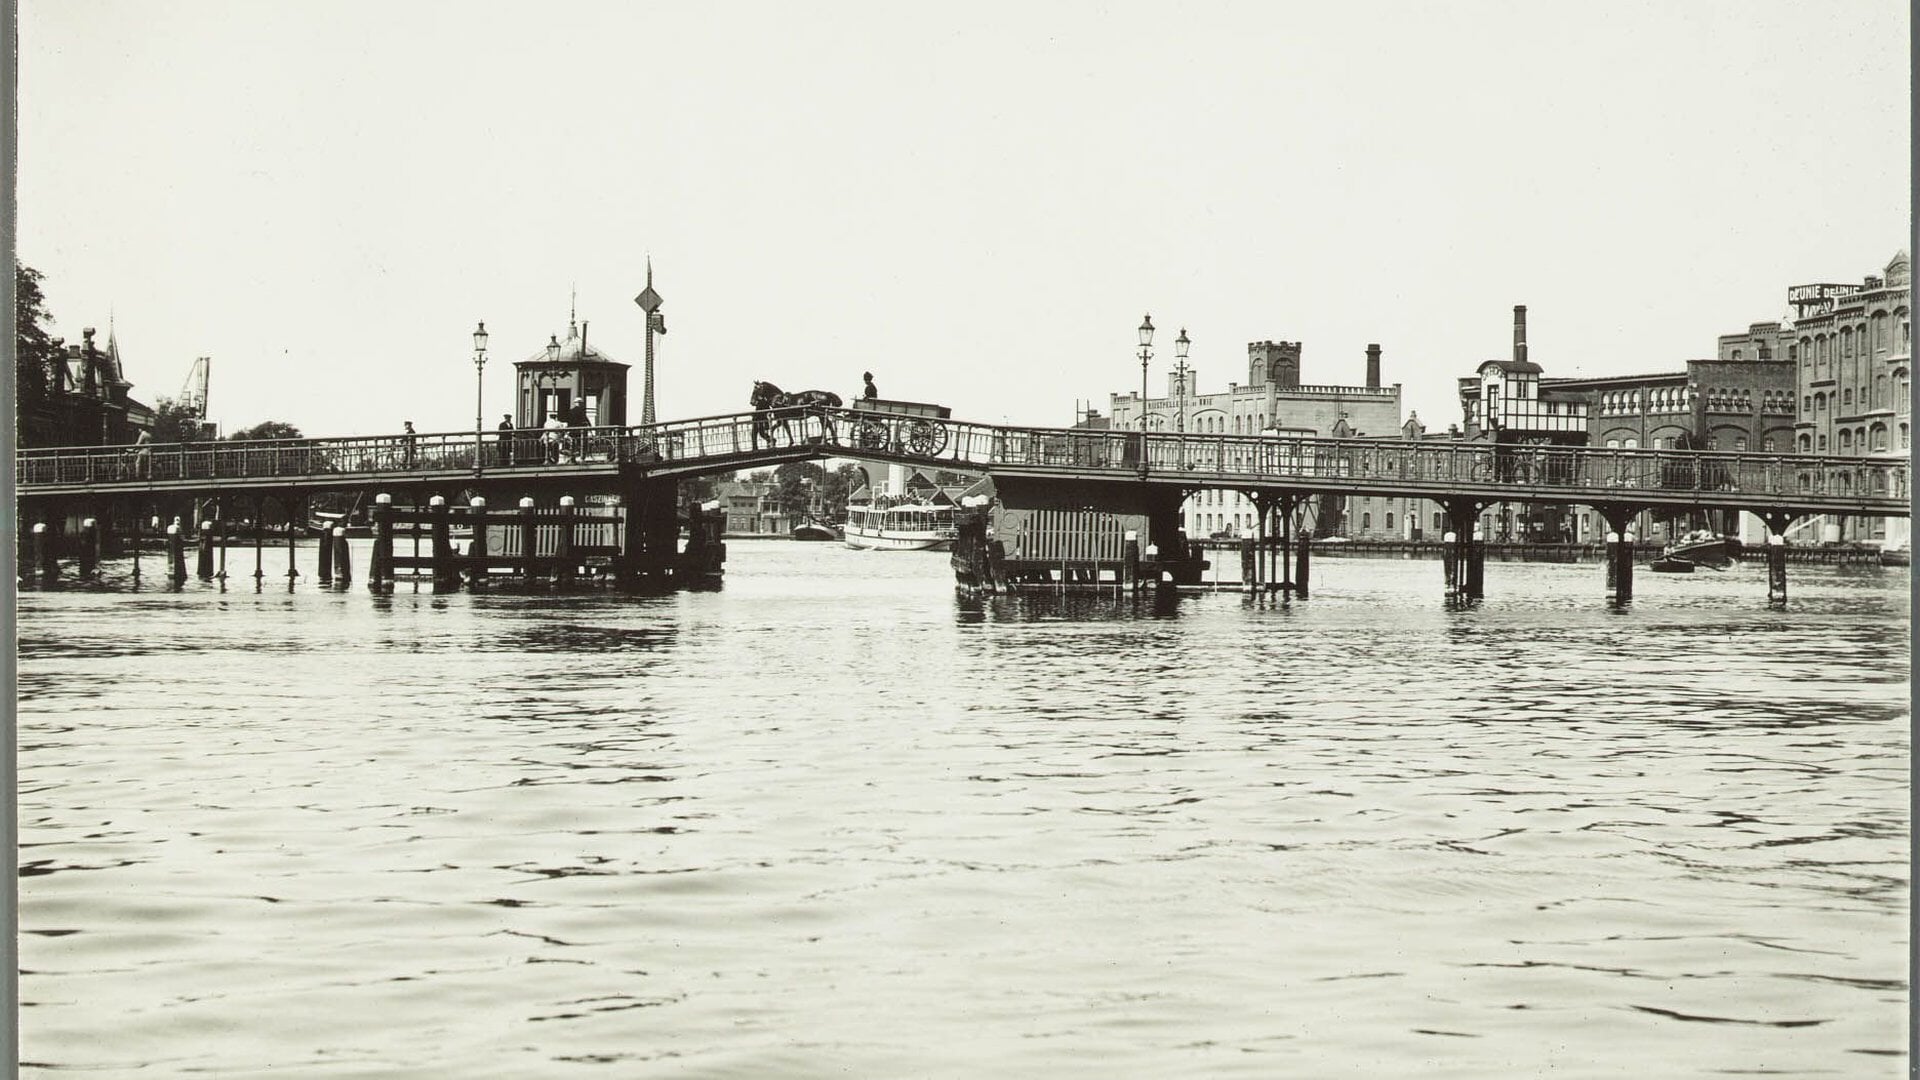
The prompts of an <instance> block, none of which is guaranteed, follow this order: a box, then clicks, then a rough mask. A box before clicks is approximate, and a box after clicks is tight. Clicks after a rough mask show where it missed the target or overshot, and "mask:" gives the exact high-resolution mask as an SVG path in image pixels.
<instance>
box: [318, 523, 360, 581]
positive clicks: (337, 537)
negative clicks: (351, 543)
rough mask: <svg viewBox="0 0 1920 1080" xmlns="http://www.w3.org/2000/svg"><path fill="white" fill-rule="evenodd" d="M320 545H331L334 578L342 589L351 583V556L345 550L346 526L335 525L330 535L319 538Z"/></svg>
mask: <svg viewBox="0 0 1920 1080" xmlns="http://www.w3.org/2000/svg"><path fill="white" fill-rule="evenodd" d="M320 546H321V547H331V548H332V549H333V560H332V561H333V577H334V580H335V581H338V582H339V583H340V587H341V588H343V589H344V588H347V587H348V586H350V585H352V584H353V558H352V556H351V554H350V553H349V552H348V550H347V527H346V526H345V525H335V526H334V527H333V535H332V536H323V537H321V538H320Z"/></svg>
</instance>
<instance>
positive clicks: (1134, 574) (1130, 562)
mask: <svg viewBox="0 0 1920 1080" xmlns="http://www.w3.org/2000/svg"><path fill="white" fill-rule="evenodd" d="M1066 573H1067V572H1066V570H1064V569H1062V570H1061V571H1060V583H1061V584H1062V585H1064V584H1066ZM1120 587H1121V588H1122V589H1125V590H1126V591H1128V592H1132V591H1134V590H1135V589H1138V588H1139V587H1140V534H1139V533H1137V532H1134V531H1132V530H1131V529H1129V530H1128V531H1127V535H1126V540H1125V541H1124V542H1123V543H1122V544H1121V545H1120Z"/></svg>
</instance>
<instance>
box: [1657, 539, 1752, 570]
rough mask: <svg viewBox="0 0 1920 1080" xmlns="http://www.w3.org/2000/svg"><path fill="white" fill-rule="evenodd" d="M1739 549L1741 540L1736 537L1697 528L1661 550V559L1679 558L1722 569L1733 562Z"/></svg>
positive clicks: (1666, 560) (1698, 564) (1696, 564)
mask: <svg viewBox="0 0 1920 1080" xmlns="http://www.w3.org/2000/svg"><path fill="white" fill-rule="evenodd" d="M1739 551H1740V541H1739V540H1738V539H1736V538H1735V537H1731V536H1722V535H1721V534H1719V533H1716V532H1711V531H1709V530H1706V529H1697V530H1695V531H1693V532H1690V533H1688V534H1686V535H1685V536H1682V537H1681V538H1679V539H1678V540H1675V541H1674V542H1673V543H1671V544H1668V545H1667V546H1666V548H1665V549H1664V550H1662V551H1661V552H1660V560H1661V561H1662V562H1668V561H1673V560H1678V561H1682V562H1688V563H1692V564H1693V565H1695V566H1711V567H1713V568H1714V569H1716V570H1721V569H1725V568H1726V566H1727V565H1728V564H1729V563H1731V562H1733V560H1734V556H1735V555H1736V554H1738V552H1739Z"/></svg>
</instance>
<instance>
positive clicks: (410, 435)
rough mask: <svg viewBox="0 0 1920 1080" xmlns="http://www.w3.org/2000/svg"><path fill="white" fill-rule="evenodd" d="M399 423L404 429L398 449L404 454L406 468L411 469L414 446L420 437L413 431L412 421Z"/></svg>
mask: <svg viewBox="0 0 1920 1080" xmlns="http://www.w3.org/2000/svg"><path fill="white" fill-rule="evenodd" d="M400 423H401V424H402V426H404V427H405V429H406V430H404V431H402V432H401V433H400V448H401V450H402V451H403V452H404V453H405V454H406V459H407V460H406V467H407V468H409V469H411V468H413V451H414V445H415V444H416V443H418V442H419V441H420V436H419V435H418V434H416V433H415V432H414V430H413V421H411V420H402V421H400Z"/></svg>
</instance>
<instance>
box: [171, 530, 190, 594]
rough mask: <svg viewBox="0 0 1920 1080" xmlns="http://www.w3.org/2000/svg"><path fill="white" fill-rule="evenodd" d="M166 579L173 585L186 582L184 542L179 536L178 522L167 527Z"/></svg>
mask: <svg viewBox="0 0 1920 1080" xmlns="http://www.w3.org/2000/svg"><path fill="white" fill-rule="evenodd" d="M167 578H168V579H169V580H171V581H172V582H173V583H174V584H175V585H183V584H185V583H186V580H187V549H186V540H185V539H184V538H182V537H181V535H180V523H179V522H178V521H176V522H174V523H173V524H171V525H169V526H167Z"/></svg>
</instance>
